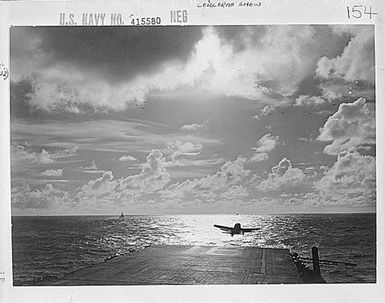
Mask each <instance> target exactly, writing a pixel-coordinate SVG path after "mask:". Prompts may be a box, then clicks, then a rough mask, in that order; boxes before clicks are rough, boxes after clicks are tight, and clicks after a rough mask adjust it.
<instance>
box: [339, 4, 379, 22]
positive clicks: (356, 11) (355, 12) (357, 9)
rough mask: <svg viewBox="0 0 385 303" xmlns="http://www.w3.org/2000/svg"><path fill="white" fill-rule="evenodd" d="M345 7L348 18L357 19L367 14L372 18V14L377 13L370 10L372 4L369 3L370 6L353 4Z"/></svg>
mask: <svg viewBox="0 0 385 303" xmlns="http://www.w3.org/2000/svg"><path fill="white" fill-rule="evenodd" d="M346 9H347V12H348V19H350V18H356V19H359V18H362V17H364V16H365V15H369V18H370V19H372V16H373V15H377V13H375V12H374V11H373V10H372V6H371V5H370V6H366V5H353V6H352V7H350V6H347V7H346Z"/></svg>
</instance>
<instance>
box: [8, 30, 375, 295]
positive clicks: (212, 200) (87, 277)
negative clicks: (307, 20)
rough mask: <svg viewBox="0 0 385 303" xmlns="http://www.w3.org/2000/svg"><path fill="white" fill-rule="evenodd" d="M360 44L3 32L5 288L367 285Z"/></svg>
mask: <svg viewBox="0 0 385 303" xmlns="http://www.w3.org/2000/svg"><path fill="white" fill-rule="evenodd" d="M374 29H375V28H374V26H373V25H370V24H360V25H358V24H357V25H356V24H350V25H337V24H318V25H316V24H314V25H312V24H280V25H213V26H206V25H202V26H139V27H136V26H121V27H118V26H102V27H88V26H69V27H62V26H12V27H11V28H10V158H11V162H10V163H11V164H10V165H11V181H10V185H11V197H10V201H11V202H10V203H11V216H12V219H11V220H12V230H11V241H12V271H13V273H12V276H13V286H15V287H21V286H32V287H33V286H36V287H37V286H95V285H98V286H101V285H102V286H122V285H230V284H231V285H239V284H343V283H344V284H345V283H359V284H373V283H376V281H377V280H376V274H377V271H376V248H377V245H376V232H377V228H376V209H377V207H376V119H375V113H376V110H375V109H376V94H375V84H376V83H375V82H376V81H375V79H376V78H375V74H376V69H375V31H374Z"/></svg>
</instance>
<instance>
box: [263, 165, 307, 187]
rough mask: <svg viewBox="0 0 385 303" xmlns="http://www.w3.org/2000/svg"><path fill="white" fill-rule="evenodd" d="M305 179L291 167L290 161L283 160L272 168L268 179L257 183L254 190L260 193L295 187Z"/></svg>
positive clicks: (301, 173) (302, 174) (297, 170)
mask: <svg viewBox="0 0 385 303" xmlns="http://www.w3.org/2000/svg"><path fill="white" fill-rule="evenodd" d="M305 177H306V176H305V174H304V173H303V171H302V170H300V169H299V168H295V167H292V164H291V162H290V160H288V159H287V158H283V159H282V160H281V161H280V162H279V163H278V164H277V165H276V166H273V167H272V169H271V173H270V174H269V176H268V178H267V179H266V180H263V181H262V182H261V183H259V184H258V185H257V187H256V188H257V189H258V190H261V191H270V190H281V189H285V188H291V187H296V186H300V185H302V184H303V181H304V180H305Z"/></svg>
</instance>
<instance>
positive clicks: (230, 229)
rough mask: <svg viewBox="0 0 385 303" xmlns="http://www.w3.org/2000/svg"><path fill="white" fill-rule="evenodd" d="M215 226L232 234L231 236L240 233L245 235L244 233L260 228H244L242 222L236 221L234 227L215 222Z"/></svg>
mask: <svg viewBox="0 0 385 303" xmlns="http://www.w3.org/2000/svg"><path fill="white" fill-rule="evenodd" d="M214 227H217V228H219V229H220V230H222V231H223V232H225V233H229V234H231V236H234V235H239V234H242V235H243V234H244V233H249V232H252V231H254V230H259V229H260V228H259V227H257V228H242V227H241V224H240V223H236V224H235V225H234V227H229V226H223V225H216V224H214Z"/></svg>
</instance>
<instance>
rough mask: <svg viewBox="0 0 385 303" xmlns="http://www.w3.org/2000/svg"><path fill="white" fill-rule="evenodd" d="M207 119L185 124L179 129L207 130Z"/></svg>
mask: <svg viewBox="0 0 385 303" xmlns="http://www.w3.org/2000/svg"><path fill="white" fill-rule="evenodd" d="M208 123H209V120H206V121H204V122H202V124H198V123H193V124H185V125H183V126H182V127H181V128H180V129H181V130H186V131H197V130H207V129H208Z"/></svg>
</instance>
